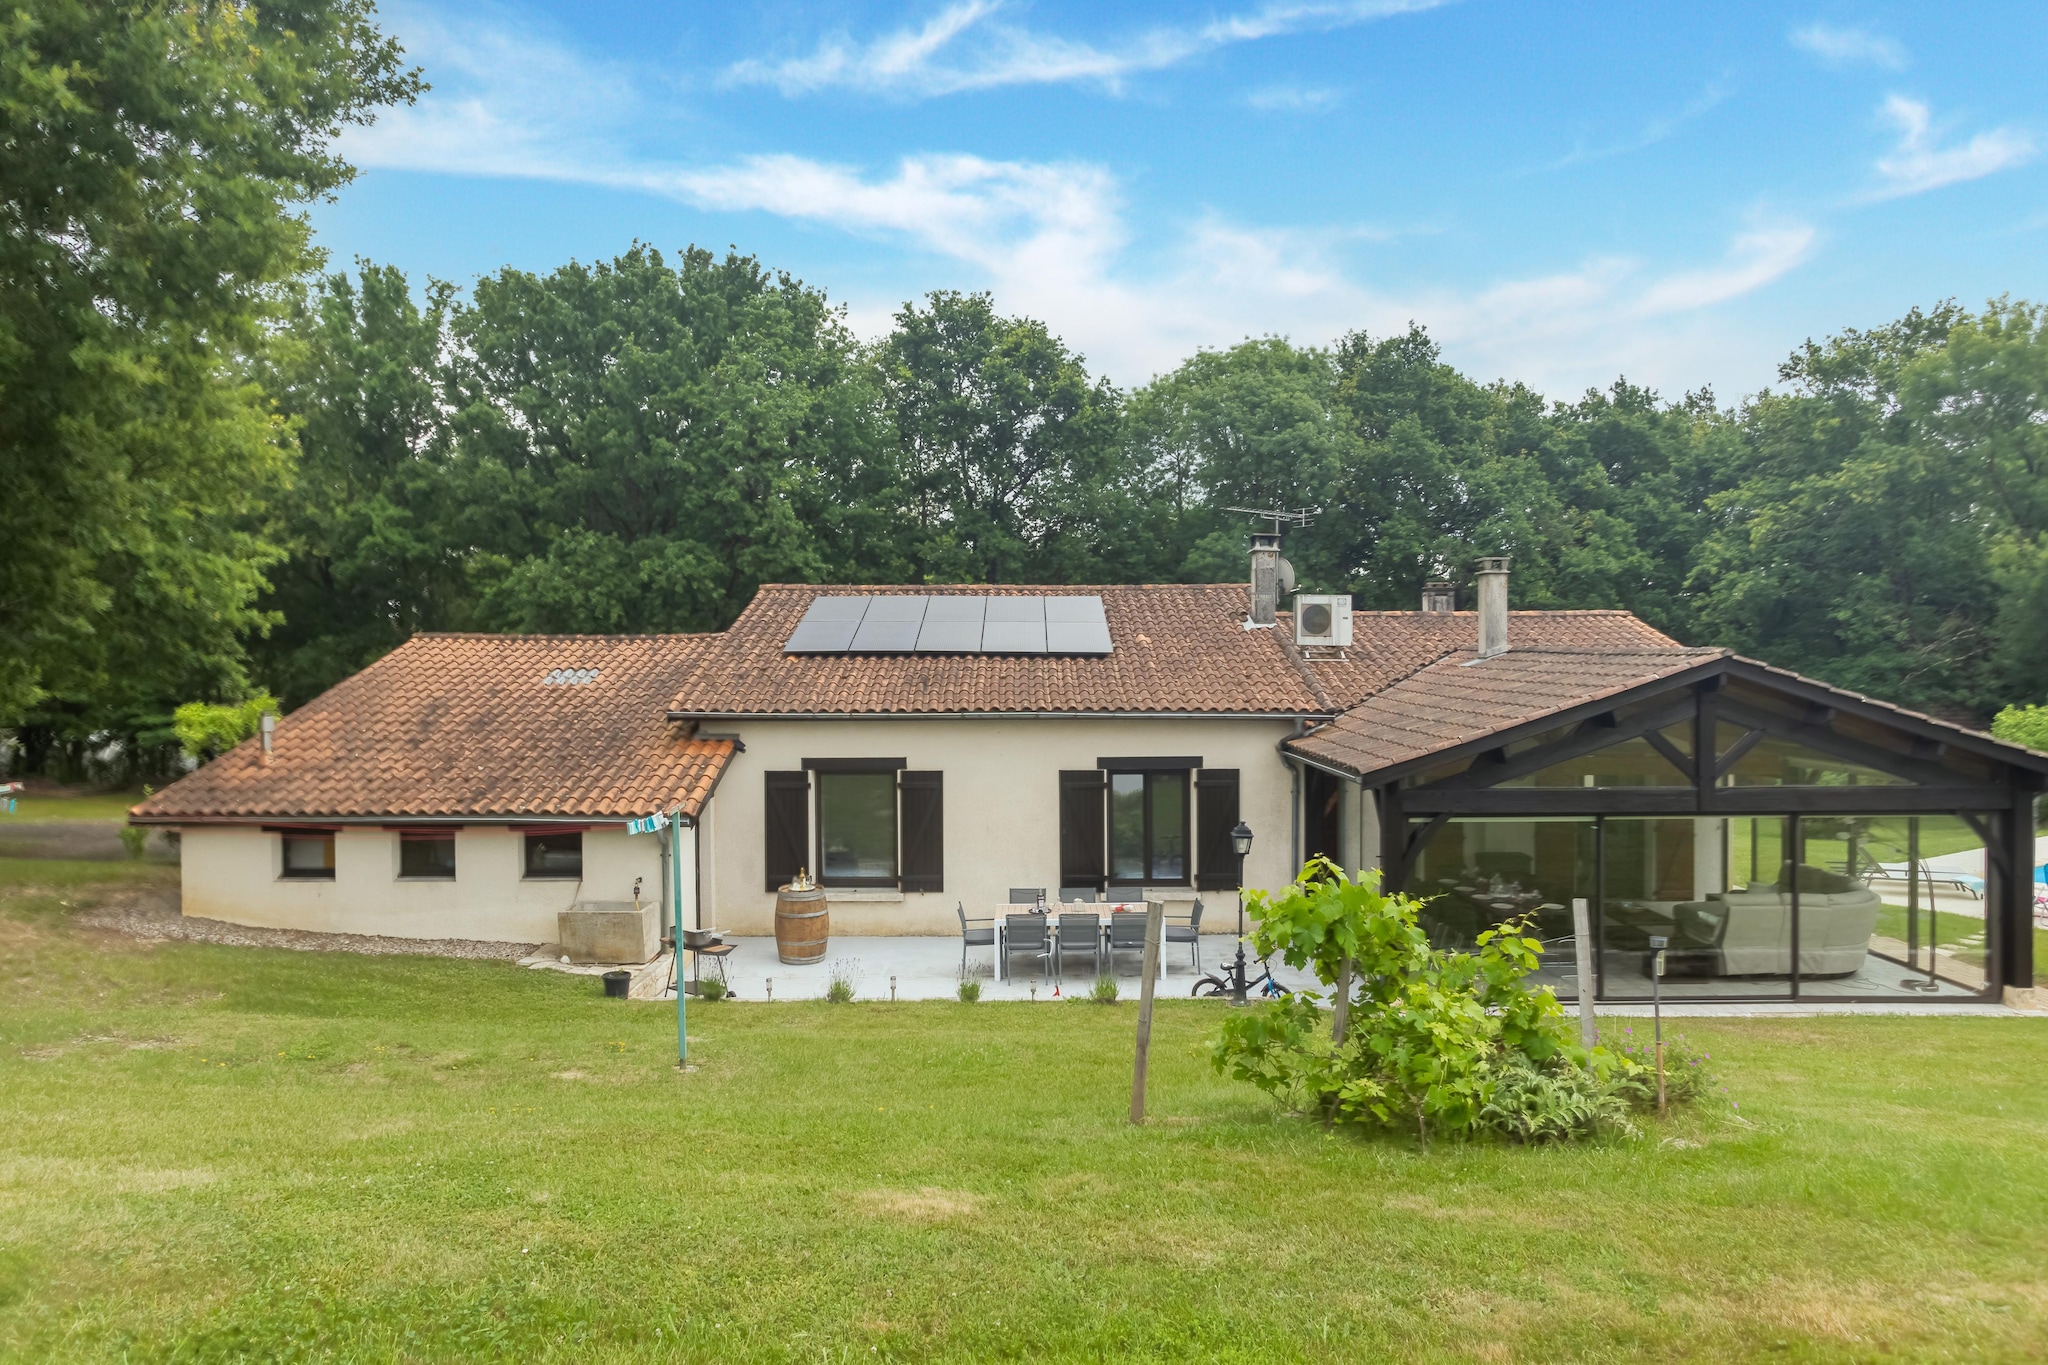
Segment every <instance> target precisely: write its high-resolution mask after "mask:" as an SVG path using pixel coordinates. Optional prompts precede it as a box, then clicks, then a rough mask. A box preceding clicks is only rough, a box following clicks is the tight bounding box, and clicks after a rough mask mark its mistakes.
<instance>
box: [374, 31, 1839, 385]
mask: <svg viewBox="0 0 2048 1365" xmlns="http://www.w3.org/2000/svg"><path fill="white" fill-rule="evenodd" d="M401 31H403V32H405V34H406V37H407V43H408V47H409V48H410V49H411V50H412V51H413V53H414V55H415V59H417V60H421V61H423V62H426V63H427V65H428V67H429V72H430V75H431V77H432V78H433V80H434V82H435V88H434V90H433V91H432V92H431V93H430V94H428V95H427V96H426V97H425V98H423V100H422V101H421V103H420V104H419V106H418V107H416V108H412V109H404V110H398V111H393V112H392V113H388V114H387V115H386V116H385V117H383V118H382V119H380V120H379V121H378V123H377V124H376V125H374V126H373V127H371V128H369V129H361V130H351V131H350V132H349V133H348V134H347V136H346V138H345V140H344V150H345V152H346V154H347V155H348V156H350V158H351V159H353V160H354V161H355V162H356V163H357V164H359V165H364V166H370V167H392V168H403V169H409V170H415V171H430V172H440V173H444V174H456V175H484V176H504V177H514V178H524V179H533V180H545V181H553V182H557V183H565V184H585V185H601V186H606V187H609V188H615V189H625V190H632V191H638V192H641V193H646V194H652V195H658V196H661V197H664V198H667V199H670V200H672V201H675V202H679V203H682V204H686V205H689V206H691V207H692V208H695V209H698V210H702V211H707V212H716V213H725V214H743V213H764V214H769V215H773V216H775V217H777V218H781V219H785V220H794V221H800V222H805V223H810V224H816V225H820V226H822V227H825V228H829V229H837V230H840V231H844V232H848V233H852V234H856V235H859V236H864V237H867V238H871V239H874V240H875V241H876V242H877V243H878V244H879V245H880V246H881V247H882V248H883V249H884V250H885V251H886V250H887V249H890V248H893V249H894V250H895V253H896V256H895V260H894V263H893V264H892V266H891V270H892V272H893V274H894V277H895V278H896V279H897V280H898V281H899V284H898V286H897V287H896V288H895V289H893V290H890V291H888V292H881V291H871V292H870V294H869V295H866V296H856V297H854V298H852V299H850V300H848V302H849V303H850V318H851V320H852V322H853V324H854V326H855V327H856V328H857V329H858V330H860V331H861V332H862V333H863V334H866V335H876V334H879V333H880V332H881V331H882V330H884V329H885V328H886V327H887V326H888V320H889V316H890V314H891V313H892V312H893V311H894V310H895V309H896V308H897V307H899V306H900V304H901V302H902V299H903V298H904V297H908V296H913V295H916V294H919V293H922V292H923V291H924V290H926V289H931V288H975V289H988V290H990V291H991V292H992V293H993V294H994V295H995V298H996V300H997V303H998V306H1000V307H1001V308H1003V309H1004V310H1006V311H1008V312H1011V313H1015V314H1023V315H1027V316H1031V317H1035V318H1038V319H1041V320H1042V321H1044V322H1045V323H1047V324H1048V325H1049V326H1050V327H1052V328H1053V329H1054V330H1055V331H1056V332H1057V333H1059V334H1060V335H1061V336H1063V337H1064V338H1065V339H1066V340H1067V341H1068V343H1069V344H1070V345H1072V346H1074V347H1075V348H1076V349H1077V350H1079V351H1081V352H1083V353H1084V354H1086V355H1087V356H1088V357H1089V360H1090V363H1091V364H1092V365H1093V367H1094V368H1096V369H1097V370H1098V371H1100V372H1102V373H1104V374H1107V375H1108V376H1110V377H1111V378H1112V379H1114V380H1116V381H1117V382H1119V383H1124V384H1131V383H1140V382H1143V381H1144V380H1145V379H1146V378H1147V377H1149V376H1150V375H1152V374H1155V373H1159V372H1162V371H1165V370H1167V369H1171V368H1172V367H1174V366H1175V365H1177V364H1179V363H1180V362H1181V361H1182V360H1184V359H1186V358H1187V356H1189V355H1190V354H1191V353H1193V352H1194V351H1195V350H1196V349H1197V348H1198V347H1203V346H1219V345H1229V344H1232V343H1233V342H1235V341H1237V340H1238V339H1240V338H1242V337H1245V336H1250V335H1263V334H1268V333H1279V334H1284V335H1289V336H1292V337H1294V338H1295V339H1296V340H1298V341H1301V342H1304V343H1321V342H1327V341H1329V340H1331V339H1333V338H1335V337H1337V336H1339V335H1341V334H1342V333H1344V332H1346V331H1349V330H1351V329H1354V328H1365V329H1367V330H1368V331H1370V332H1372V333H1373V334H1375V335H1385V334H1387V333H1389V332H1394V331H1399V330H1402V329H1405V328H1406V326H1407V325H1408V322H1409V321H1410V320H1411V319H1413V320H1415V321H1419V322H1421V323H1422V324H1423V325H1425V326H1427V327H1428V328H1429V329H1430V332H1431V334H1432V335H1433V336H1434V337H1436V338H1437V340H1438V341H1439V342H1440V343H1442V344H1443V346H1444V348H1445V353H1446V355H1447V356H1448V357H1449V358H1450V359H1451V360H1452V361H1453V363H1456V364H1458V365H1460V366H1461V367H1463V368H1465V369H1466V370H1467V371H1468V372H1470V373H1473V374H1475V375H1477V376H1480V377H1483V378H1492V377H1495V376H1506V377H1511V378H1516V379H1520V380H1523V381H1525V382H1527V383H1530V384H1531V385H1533V386H1535V387H1536V388H1538V389H1540V390H1542V391H1544V392H1546V393H1551V394H1554V395H1560V396H1565V395H1571V394H1575V393H1577V392H1578V391H1579V390H1581V389H1583V388H1585V387H1587V386H1589V385H1597V384H1602V383H1605V382H1607V381H1608V380H1611V379H1612V378H1613V377H1614V375H1616V374H1617V373H1624V372H1625V373H1627V374H1628V375H1629V377H1630V378H1631V379H1633V380H1636V381H1637V382H1641V383H1649V384H1653V385H1657V386H1659V387H1663V388H1667V389H1674V390H1675V389H1676V388H1681V387H1685V386H1690V385H1694V384H1697V383H1699V382H1700V380H1701V378H1702V376H1703V375H1720V376H1724V377H1725V376H1729V375H1731V374H1735V375H1739V376H1741V377H1742V378H1743V381H1744V382H1752V383H1762V382H1766V381H1767V380H1768V377H1769V375H1768V370H1767V368H1763V367H1760V366H1759V364H1758V360H1757V357H1758V356H1770V355H1774V354H1776V353H1777V351H1778V349H1780V348H1781V346H1782V344H1783V342H1782V339H1780V338H1775V337H1773V338H1769V339H1768V340H1767V341H1762V342H1760V341H1759V340H1758V339H1757V338H1754V337H1748V336H1743V335H1739V334H1738V333H1737V331H1736V330H1734V326H1735V325H1734V324H1733V323H1731V322H1730V321H1729V320H1728V318H1727V316H1726V313H1725V309H1726V307H1727V305H1729V304H1730V303H1732V302H1733V301H1735V300H1738V299H1740V298H1741V297H1743V296H1745V295H1747V294H1751V293H1754V292H1755V291H1757V290H1760V289H1763V288H1765V287H1766V286H1768V285H1769V284H1771V283H1772V282H1773V281H1775V280H1777V279H1779V278H1781V277H1782V276H1783V275H1785V274H1786V273H1787V272H1789V271H1791V270H1793V269H1794V268H1796V267H1797V266H1798V265H1799V264H1800V263H1801V262H1802V261H1804V260H1805V259H1806V258H1807V257H1808V255H1809V254H1810V253H1811V251H1812V248H1813V245H1814V243H1815V241H1816V234H1815V232H1814V230H1813V229H1812V228H1811V227H1808V226H1806V225H1803V224H1798V223H1791V224H1784V223H1780V224H1770V225H1763V226H1757V227H1753V228H1751V229H1749V230H1748V231H1745V232H1743V233H1741V234H1739V235H1737V236H1736V237H1735V238H1734V240H1733V241H1732V242H1731V243H1730V244H1729V246H1728V248H1727V250H1726V252H1725V254H1724V255H1723V256H1722V257H1721V258H1720V259H1719V260H1717V261H1713V262H1709V263H1705V264H1699V265H1680V266H1677V267H1674V268H1669V269H1663V270H1658V269H1654V268H1652V267H1651V266H1649V265H1647V264H1645V263H1644V262H1643V261H1641V260H1637V259H1633V258H1628V257H1620V256H1605V257H1596V258H1593V259H1589V260H1586V261H1583V262H1581V263H1579V264H1577V265H1576V266H1574V267H1572V268H1569V269H1564V270H1557V271H1550V272H1539V273H1535V274H1531V275H1527V276H1523V277H1515V278H1506V279H1497V280H1493V281H1487V282H1474V283H1472V284H1470V285H1463V286H1435V287H1431V286H1426V285H1419V284H1415V283H1409V282H1394V281H1393V280H1392V278H1391V272H1390V271H1389V270H1388V269H1387V267H1386V266H1385V265H1384V264H1381V262H1380V261H1379V260H1376V259H1375V257H1376V256H1379V255H1380V253H1383V252H1384V251H1385V250H1386V249H1387V248H1386V247H1385V246H1384V245H1383V244H1384V243H1385V242H1386V241H1387V240H1388V239H1389V238H1391V237H1394V236H1399V235H1403V234H1400V233H1395V232H1390V231H1388V230H1386V229H1384V228H1366V227H1356V226H1354V227H1346V228H1339V229H1324V230H1304V229H1298V228H1287V227H1272V226H1263V225H1252V224H1245V223H1241V222H1232V221H1228V220H1226V219H1224V218H1221V217H1218V216H1214V215H1211V216H1208V217H1203V218H1199V219H1197V220H1195V221H1193V222H1185V223H1181V224H1179V225H1169V226H1167V227H1164V228H1161V229H1158V230H1142V229H1141V228H1139V227H1137V226H1134V225H1133V224H1132V223H1131V222H1130V221H1129V220H1128V219H1127V217H1126V213H1125V207H1124V202H1123V196H1122V192H1121V189H1120V186H1119V183H1118V180H1117V177H1116V176H1115V175H1114V174H1113V173H1112V171H1111V170H1109V169H1108V168H1105V167H1103V166H1100V165H1096V164H1092V163H1088V162H1082V161H1020V160H996V159H990V158H984V157H976V156H967V155H952V154H925V155H914V156H907V157H903V158H901V159H899V160H898V161H896V162H895V163H894V164H893V165H891V166H889V167H888V168H886V169H883V170H880V171H876V170H874V169H871V168H865V167H860V166H849V165H837V164H832V163H829V162H824V161H820V160H815V159H812V158H807V157H802V156H796V155H788V154H781V155H768V156H753V157H742V158H737V159H731V160H725V161H720V162H715V163H709V164H701V163H688V162H683V161H680V160H676V159H668V158H663V157H658V156H649V155H646V154H644V153H642V152H640V151H637V150H635V148H636V146H637V145H639V144H637V143H636V141H635V139H636V137H639V138H644V132H642V131H641V130H644V128H646V127H647V126H648V125H649V123H650V122H651V116H652V115H654V114H658V113H660V112H661V111H659V110H651V109H650V108H649V105H648V102H647V101H644V100H642V99H641V98H640V96H639V95H638V94H637V93H636V88H635V86H634V83H633V81H632V79H630V77H629V76H628V75H627V74H626V73H624V72H622V71H620V70H619V69H616V68H613V67H610V66H607V65H605V64H602V63H596V62H591V61H589V60H587V59H584V58H581V57H578V56H576V55H575V54H574V53H573V52H570V51H568V50H567V49H564V48H562V47H560V46H557V45H550V44H549V43H548V42H547V41H545V40H543V39H539V38H535V37H533V36H532V35H530V34H529V35H519V34H511V33H507V32H505V31H490V32H477V33H464V32H454V31H450V30H446V29H440V28H434V27H432V26H429V25H423V24H413V25H409V26H407V27H406V28H404V29H403V30H401ZM723 230H724V229H719V231H721V232H722V231H723ZM721 240H723V238H721ZM883 259H885V260H887V259H889V258H888V257H887V256H886V255H885V256H884V258H883Z"/></svg>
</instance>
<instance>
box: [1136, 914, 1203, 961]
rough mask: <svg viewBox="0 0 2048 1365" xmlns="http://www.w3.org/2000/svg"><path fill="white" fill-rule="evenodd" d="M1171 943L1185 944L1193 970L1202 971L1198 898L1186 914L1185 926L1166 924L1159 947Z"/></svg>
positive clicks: (1169, 921) (1200, 916) (1171, 922)
mask: <svg viewBox="0 0 2048 1365" xmlns="http://www.w3.org/2000/svg"><path fill="white" fill-rule="evenodd" d="M1140 942H1143V940H1142V939H1141V940H1140ZM1172 943H1185V944H1187V945H1188V948H1189V950H1190V952H1191V953H1192V955H1193V956H1192V962H1193V966H1194V969H1195V970H1196V971H1198V972H1199V971H1201V970H1202V901H1201V898H1200V897H1197V898H1196V899H1195V908H1194V909H1193V910H1191V911H1190V912H1188V922H1187V923H1186V924H1175V923H1174V922H1173V921H1172V920H1168V921H1167V922H1166V937H1165V939H1164V941H1163V942H1162V944H1161V947H1162V948H1163V947H1165V946H1166V944H1172Z"/></svg>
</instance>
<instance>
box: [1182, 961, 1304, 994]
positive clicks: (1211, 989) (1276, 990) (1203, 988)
mask: <svg viewBox="0 0 2048 1365" xmlns="http://www.w3.org/2000/svg"><path fill="white" fill-rule="evenodd" d="M1259 969H1260V970H1259V975H1258V976H1257V977H1255V978H1253V979H1252V980H1250V981H1247V982H1245V985H1244V993H1245V998H1246V999H1250V998H1251V997H1252V996H1254V995H1263V996H1265V997H1266V998H1267V999H1268V1000H1278V999H1279V998H1280V997H1281V996H1284V995H1286V994H1288V990H1287V988H1286V987H1285V986H1283V985H1281V984H1280V983H1279V982H1277V981H1275V980H1274V979H1273V964H1272V963H1270V962H1268V961H1266V959H1265V958H1260V959H1259ZM1242 970H1244V959H1243V958H1242V956H1240V957H1239V959H1238V960H1237V961H1236V962H1234V963H1232V964H1231V965H1230V966H1228V967H1226V968H1224V969H1223V970H1222V971H1220V972H1210V973H1209V974H1208V975H1207V976H1205V977H1203V978H1202V979H1201V980H1200V981H1197V982H1196V983H1195V988H1194V989H1193V990H1192V991H1189V992H1188V994H1189V995H1190V996H1193V997H1195V998H1197V999H1202V998H1207V999H1212V1000H1213V999H1215V998H1217V997H1219V996H1225V995H1235V994H1236V993H1237V974H1238V973H1239V972H1240V971H1242Z"/></svg>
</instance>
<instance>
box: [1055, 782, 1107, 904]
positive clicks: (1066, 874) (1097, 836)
mask: <svg viewBox="0 0 2048 1365" xmlns="http://www.w3.org/2000/svg"><path fill="white" fill-rule="evenodd" d="M1107 786H1108V777H1107V776H1106V775H1105V774H1104V773H1103V771H1102V769H1100V768H1084V769H1081V770H1079V771H1075V772H1062V773H1061V774H1060V885H1061V886H1092V887H1094V888H1095V889H1096V890H1098V891H1100V890H1101V889H1102V888H1103V887H1104V886H1105V885H1106V884H1107V883H1108V880H1109V877H1108V868H1107V862H1108V851H1107V850H1106V849H1105V848H1104V846H1103V810H1102V803H1103V793H1104V791H1105V790H1106V788H1107Z"/></svg>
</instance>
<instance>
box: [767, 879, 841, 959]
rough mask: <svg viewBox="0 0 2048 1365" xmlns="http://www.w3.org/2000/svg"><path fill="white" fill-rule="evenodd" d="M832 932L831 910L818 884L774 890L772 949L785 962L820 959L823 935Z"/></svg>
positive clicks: (823, 956)
mask: <svg viewBox="0 0 2048 1365" xmlns="http://www.w3.org/2000/svg"><path fill="white" fill-rule="evenodd" d="M831 932H832V919H831V912H830V910H829V908H828V907H827V905H826V903H825V893H824V892H823V891H822V890H820V889H819V888H818V887H815V886H814V887H812V888H811V889H810V890H808V891H792V890H790V889H789V888H788V887H786V886H785V887H783V888H782V890H781V891H780V892H778V893H777V894H776V897H775V953H776V956H778V957H780V958H781V959H782V960H783V961H784V962H788V963H795V964H801V963H806V962H823V961H824V960H825V938H826V935H828V934H830V933H831Z"/></svg>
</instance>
